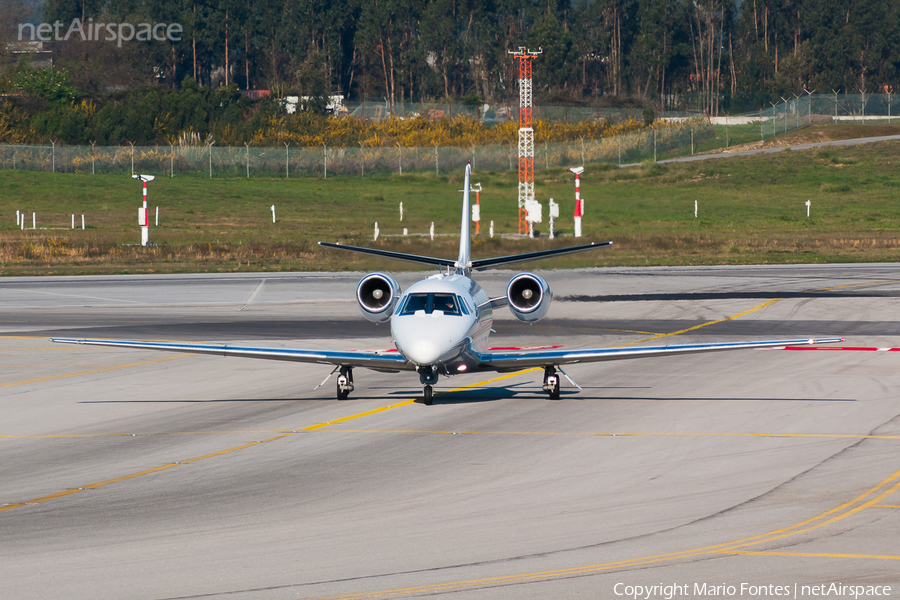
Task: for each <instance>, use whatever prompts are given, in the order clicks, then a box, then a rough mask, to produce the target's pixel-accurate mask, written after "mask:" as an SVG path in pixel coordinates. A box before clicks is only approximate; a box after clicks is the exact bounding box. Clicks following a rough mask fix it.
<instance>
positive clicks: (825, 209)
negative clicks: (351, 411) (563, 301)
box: [0, 128, 900, 275]
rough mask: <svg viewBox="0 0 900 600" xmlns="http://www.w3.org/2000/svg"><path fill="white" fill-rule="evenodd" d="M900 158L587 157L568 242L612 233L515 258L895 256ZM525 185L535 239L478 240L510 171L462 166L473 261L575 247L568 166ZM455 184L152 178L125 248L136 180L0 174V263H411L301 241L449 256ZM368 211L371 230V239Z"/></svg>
mask: <svg viewBox="0 0 900 600" xmlns="http://www.w3.org/2000/svg"><path fill="white" fill-rule="evenodd" d="M729 129H731V128H729ZM898 167H900V144H897V143H893V142H887V143H879V144H870V145H865V146H857V147H848V148H833V149H827V150H810V151H803V152H781V153H778V154H775V155H766V156H757V157H744V158H731V159H727V160H710V161H704V162H698V163H688V164H677V165H675V164H669V165H659V164H654V163H645V164H643V165H642V166H640V167H635V168H629V169H622V170H619V169H615V168H610V167H608V166H603V167H601V166H598V165H594V166H592V165H590V164H588V165H587V168H586V173H585V174H584V175H583V176H582V186H581V192H582V197H583V198H585V204H586V214H585V217H584V219H583V230H584V235H585V237H584V238H583V239H582V240H581V241H584V242H586V241H592V240H593V241H605V240H609V239H611V240H613V241H615V242H616V245H615V246H614V247H613V248H612V249H608V250H599V251H596V252H591V253H587V254H580V255H574V256H571V257H567V258H560V259H555V260H552V261H547V262H544V263H536V264H534V265H528V266H526V267H525V268H538V267H545V268H552V267H573V266H595V265H651V264H657V265H677V264H740V263H771V262H778V263H782V262H831V261H870V260H879V261H880V260H897V259H900V243H898V238H900V235H898V234H900V203H898V202H897V201H896V195H897V191H898V187H900V178H898V177H897V175H896V173H897V172H898ZM535 180H536V190H537V196H538V199H539V200H541V201H542V202H543V203H544V204H545V209H544V210H545V222H544V223H543V224H541V225H539V226H538V229H539V230H540V232H541V236H540V238H539V239H537V240H528V239H511V238H509V237H507V238H504V239H501V238H500V237H495V238H494V239H489V238H488V236H487V231H488V227H489V223H490V221H491V220H493V221H494V227H495V232H496V233H497V234H498V236H499V234H501V233H502V234H513V233H515V231H516V224H517V212H516V194H517V175H516V173H486V172H476V173H475V174H474V179H473V181H475V182H479V181H480V182H481V184H482V186H483V192H482V193H481V206H482V222H481V232H482V233H481V235H480V236H477V238H476V240H475V243H474V250H473V252H474V254H475V255H476V258H484V257H488V256H494V255H499V254H507V253H516V252H527V251H531V250H537V249H542V248H549V247H556V246H565V245H572V244H574V243H575V240H574V239H573V238H572V237H571V234H572V230H573V218H572V216H571V215H572V213H573V210H574V185H573V183H574V181H573V177H572V175H571V174H570V173H567V172H566V171H565V170H564V169H562V168H555V169H549V170H539V171H537V172H536V176H535ZM461 184H462V173H461V172H460V173H458V174H456V173H454V174H451V175H450V176H449V177H448V176H447V175H440V176H436V175H434V174H423V173H418V174H411V175H403V176H398V175H383V174H382V175H370V176H367V177H364V178H330V179H327V180H323V179H311V178H308V179H291V180H285V179H249V180H248V179H238V178H235V179H214V180H212V181H210V180H209V179H204V178H200V177H196V178H195V177H190V176H182V177H176V178H174V179H168V178H160V179H157V180H156V181H154V182H152V183H150V185H149V200H150V202H149V204H150V207H151V214H153V207H155V206H157V205H158V206H160V226H159V227H158V228H157V227H151V241H152V242H155V243H157V244H161V246H159V247H157V248H153V249H145V248H140V247H137V248H135V247H133V246H125V244H135V243H137V242H139V240H140V230H139V228H138V225H137V208H138V206H139V205H140V201H141V187H140V185H139V184H138V183H136V182H135V181H134V180H132V179H130V178H129V177H127V176H123V175H94V176H92V175H88V174H48V173H34V172H22V171H0V189H2V190H3V191H2V192H0V194H2V195H0V207H2V214H0V269H2V273H3V274H5V275H21V274H42V273H57V274H62V273H107V272H108V273H119V272H129V273H138V272H183V271H204V270H208V271H223V270H341V269H373V268H382V269H384V268H388V269H393V270H397V269H403V268H409V265H405V264H404V263H397V262H393V261H384V260H379V259H376V258H369V257H365V256H356V255H353V254H349V253H340V252H337V251H330V250H328V251H326V250H323V249H321V248H320V247H318V246H317V245H316V244H315V242H316V241H319V240H328V241H338V242H341V243H349V244H359V245H370V246H375V247H384V248H390V249H395V250H400V251H404V252H412V253H417V254H427V255H436V256H447V257H453V256H455V254H456V247H457V244H458V240H457V237H456V236H457V234H458V230H459V209H460V202H461V199H460V194H459V192H458V190H459V189H460V187H461ZM550 197H553V198H555V199H556V201H557V202H558V203H559V204H560V209H561V210H560V213H561V217H560V218H559V219H558V220H557V221H556V231H557V234H562V237H561V238H560V239H558V240H553V241H550V240H548V239H546V232H547V230H548V224H547V223H546V216H547V215H546V210H547V209H546V200H547V199H548V198H550ZM695 200H696V201H697V202H698V204H699V217H698V218H696V219H695V218H694V216H693V211H694V201H695ZM807 200H810V201H811V202H812V207H811V217H810V218H807V217H806V207H805V205H804V203H805V202H806V201H807ZM473 201H474V197H473ZM400 202H403V206H404V220H403V222H400V220H399V204H400ZM272 204H275V205H276V207H277V217H278V222H277V223H275V224H273V223H272V216H271V211H270V210H269V207H270V206H271V205H272ZM16 209H19V210H23V211H25V212H26V214H27V215H28V219H27V225H28V226H29V227H30V225H31V213H32V212H37V213H38V226H39V227H46V228H48V229H39V230H37V231H31V230H25V231H24V232H23V231H19V230H17V229H16V227H15V211H16ZM73 213H74V214H76V215H77V217H76V219H77V221H78V223H79V226H80V215H81V214H85V215H86V219H87V223H88V225H89V229H88V230H87V231H81V230H80V229H78V230H75V231H72V230H71V229H70V228H69V227H70V223H71V214H73ZM376 221H377V222H378V225H379V229H380V232H381V235H380V237H379V240H378V242H373V240H372V234H373V229H374V224H375V222H376ZM432 222H434V224H435V231H436V233H437V234H438V238H436V240H435V241H433V242H432V241H431V240H430V239H429V238H428V237H427V236H424V237H422V236H415V237H414V236H410V237H406V238H404V237H402V236H401V235H400V234H401V233H402V230H403V228H404V227H406V228H408V230H409V232H410V233H411V234H427V232H428V230H429V227H430V225H431V223H432ZM151 223H152V217H151ZM48 240H50V241H48Z"/></svg>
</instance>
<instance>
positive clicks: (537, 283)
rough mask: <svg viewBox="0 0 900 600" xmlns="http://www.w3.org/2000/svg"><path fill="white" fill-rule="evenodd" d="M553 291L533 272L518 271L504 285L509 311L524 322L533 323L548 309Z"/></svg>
mask: <svg viewBox="0 0 900 600" xmlns="http://www.w3.org/2000/svg"><path fill="white" fill-rule="evenodd" d="M552 299H553V291H552V290H551V289H550V286H549V285H547V282H546V281H544V280H543V278H541V277H538V276H537V275H535V274H534V273H519V274H518V275H516V276H515V277H513V278H512V279H511V280H510V282H509V285H507V286H506V301H507V305H508V306H509V310H510V312H512V314H513V315H514V316H515V317H516V318H517V319H518V320H520V321H522V322H524V323H534V322H535V321H537V320H539V319H541V318H543V317H544V315H546V314H547V311H548V310H549V309H550V300H552Z"/></svg>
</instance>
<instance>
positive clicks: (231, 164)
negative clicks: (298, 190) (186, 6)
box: [0, 119, 713, 178]
mask: <svg viewBox="0 0 900 600" xmlns="http://www.w3.org/2000/svg"><path fill="white" fill-rule="evenodd" d="M711 137H713V131H712V128H711V127H710V125H709V123H708V121H707V120H706V119H689V120H685V121H680V122H660V123H658V124H657V125H656V126H654V127H653V128H647V129H642V130H639V131H634V132H631V133H627V134H624V135H619V136H615V137H609V138H602V139H580V140H576V141H573V142H566V143H544V142H541V141H537V142H536V143H535V153H534V154H535V155H534V162H535V168H537V169H541V168H550V167H571V166H576V165H584V164H585V163H613V164H625V163H634V162H641V161H644V160H655V159H656V157H657V156H658V155H661V154H664V153H666V152H671V151H674V150H678V149H681V150H683V151H686V150H687V149H692V145H693V144H694V143H698V142H699V141H701V140H704V139H708V138H711ZM468 161H472V165H473V168H475V169H479V170H482V171H511V170H514V169H517V168H518V145H517V143H516V142H515V141H510V142H509V143H507V144H500V145H489V146H468V147H447V146H431V147H412V148H406V147H401V146H393V147H373V148H347V147H332V148H329V147H318V148H309V147H291V146H283V147H281V148H273V147H265V148H261V147H254V146H244V147H222V148H219V147H216V146H215V145H211V146H130V145H129V146H66V145H53V144H51V145H49V146H34V145H2V146H0V165H2V168H3V169H5V170H17V169H18V170H27V171H51V172H58V173H91V174H96V173H128V174H134V173H146V174H148V175H154V176H157V177H160V176H162V177H174V176H176V175H188V174H190V175H194V176H201V177H209V178H215V177H334V176H340V177H362V176H365V175H368V174H372V173H389V172H393V173H400V174H402V173H411V172H425V171H434V172H435V173H446V172H449V171H455V170H459V169H462V168H463V167H464V166H465V164H466V163H467V162H468Z"/></svg>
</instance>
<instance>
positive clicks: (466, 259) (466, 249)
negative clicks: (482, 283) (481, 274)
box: [455, 163, 472, 277]
mask: <svg viewBox="0 0 900 600" xmlns="http://www.w3.org/2000/svg"><path fill="white" fill-rule="evenodd" d="M471 176H472V163H466V180H465V183H464V184H463V189H462V193H463V206H462V223H461V224H460V227H459V258H457V259H456V265H455V266H456V273H458V274H459V275H464V276H466V277H468V276H469V268H470V267H471V266H472V254H471V252H470V238H471V235H470V229H471V227H470V224H469V210H470V209H469V192H470V191H471V184H470V183H469V182H470V180H471V178H472V177H471Z"/></svg>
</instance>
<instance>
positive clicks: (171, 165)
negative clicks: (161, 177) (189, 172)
mask: <svg viewBox="0 0 900 600" xmlns="http://www.w3.org/2000/svg"><path fill="white" fill-rule="evenodd" d="M174 177H175V145H174V144H169V179H172V178H174Z"/></svg>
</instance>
